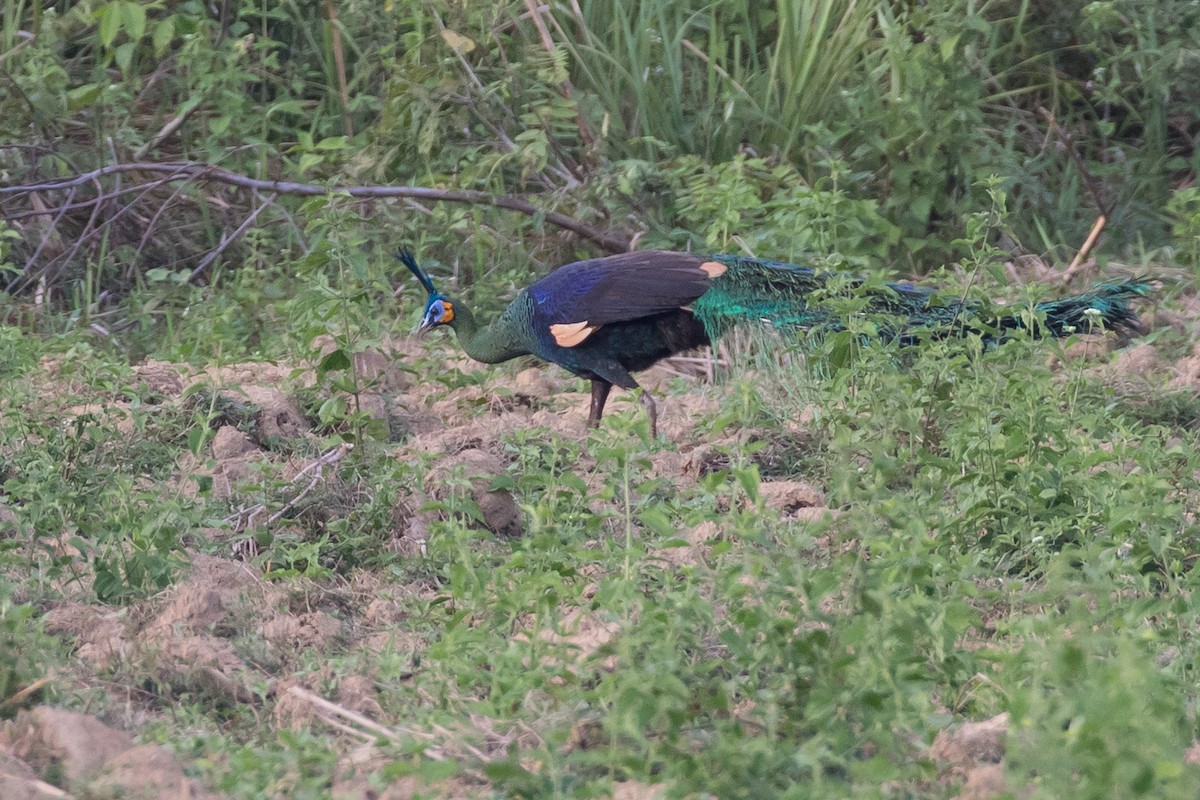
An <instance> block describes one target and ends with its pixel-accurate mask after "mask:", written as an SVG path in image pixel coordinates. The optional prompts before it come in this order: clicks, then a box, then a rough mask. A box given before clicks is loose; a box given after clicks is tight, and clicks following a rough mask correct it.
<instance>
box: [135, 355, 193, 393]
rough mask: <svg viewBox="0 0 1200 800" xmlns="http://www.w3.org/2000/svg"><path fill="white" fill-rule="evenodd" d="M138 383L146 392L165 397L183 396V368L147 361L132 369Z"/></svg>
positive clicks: (163, 362) (177, 365) (164, 362)
mask: <svg viewBox="0 0 1200 800" xmlns="http://www.w3.org/2000/svg"><path fill="white" fill-rule="evenodd" d="M133 373H134V374H135V375H137V377H138V381H139V383H140V384H141V385H142V387H143V388H145V389H146V390H147V391H148V392H150V393H152V394H160V395H164V396H166V397H172V398H174V397H179V396H180V395H181V394H183V381H184V376H185V374H186V373H185V372H184V368H183V367H182V366H181V365H179V364H173V363H171V362H170V361H155V360H153V359H147V360H146V361H144V362H143V363H141V364H138V365H137V366H135V367H134V368H133Z"/></svg>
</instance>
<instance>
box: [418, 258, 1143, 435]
mask: <svg viewBox="0 0 1200 800" xmlns="http://www.w3.org/2000/svg"><path fill="white" fill-rule="evenodd" d="M398 256H399V258H400V260H401V261H403V263H404V264H405V266H407V267H408V268H409V269H410V270H412V272H413V274H414V275H416V276H417V279H418V280H419V281H420V282H421V285H422V286H423V287H424V288H425V291H426V292H427V293H428V295H429V297H428V301H427V302H426V305H425V316H424V318H423V319H422V321H421V326H420V330H421V331H422V332H424V331H427V330H429V329H432V328H435V327H438V326H441V325H448V326H450V327H451V328H453V329H454V331H455V333H456V334H457V335H458V340H459V343H460V344H461V345H462V348H463V350H465V351H466V353H467V355H468V356H470V357H471V358H473V359H475V360H476V361H482V362H484V363H488V364H495V363H498V362H501V361H507V360H508V359H510V358H516V357H517V356H522V355H535V356H537V357H538V358H541V359H543V360H545V361H549V362H552V363H554V364H558V365H559V366H561V367H563V368H565V369H566V370H568V371H570V372H572V373H574V374H576V375H578V376H580V377H583V378H587V379H589V380H591V382H592V403H591V413H590V414H589V416H588V424H589V425H592V426H595V425H598V424H599V422H600V417H601V416H602V415H603V413H604V405H605V403H606V401H607V400H608V395H609V392H610V391H611V390H612V387H613V386H619V387H621V388H622V389H636V388H638V384H637V381H635V380H634V379H633V376H632V375H631V374H630V373H633V372H637V371H638V370H643V369H646V368H647V367H649V366H650V365H651V364H654V363H655V362H656V361H659V360H660V359H663V358H667V357H668V356H671V355H674V354H675V353H679V352H681V351H683V350H688V349H690V348H693V347H699V346H701V345H707V344H711V343H712V342H713V341H715V340H716V339H717V338H718V337H720V336H721V335H722V334H723V333H725V332H727V331H728V330H729V329H730V328H732V327H733V326H734V325H736V324H738V323H739V322H746V321H761V322H765V323H767V324H770V325H772V326H775V327H778V328H797V329H800V328H816V329H826V330H834V329H837V327H838V320H839V319H840V318H841V317H840V316H839V315H838V314H837V313H836V312H834V311H832V310H831V309H830V308H828V307H827V306H824V305H822V303H821V301H820V299H819V298H820V297H821V296H822V294H824V293H827V292H826V289H827V287H829V286H830V281H829V276H828V275H824V274H822V273H818V272H816V271H815V270H813V269H812V268H810V267H802V266H797V265H795V264H784V263H781V262H778V261H769V260H766V259H760V258H746V257H742V256H728V255H714V256H700V255H693V254H691V253H676V252H669V251H663V250H651V251H645V252H639V253H622V254H620V255H615V256H608V257H605V258H594V259H589V260H587V261H577V262H575V263H573V264H567V265H566V266H563V267H559V268H558V269H556V270H554V271H553V272H551V273H550V274H549V275H546V276H545V277H544V278H542V279H540V280H538V281H536V282H534V283H533V284H531V285H530V286H528V287H527V288H525V289H522V290H521V291H520V292H518V293H517V296H516V297H515V298H513V300H512V302H511V303H509V305H508V308H506V309H505V310H504V311H503V312H502V313H501V314H500V316H499V317H497V318H496V319H495V320H494V321H493V322H491V323H490V324H488V325H481V324H480V323H479V322H477V321H476V319H475V317H474V316H473V315H472V314H471V311H470V309H468V308H467V307H466V306H465V305H464V304H463V303H461V302H460V301H458V300H454V299H452V298H449V297H446V296H445V295H443V294H441V293H440V292H439V291H438V290H437V289H436V288H435V286H434V284H433V281H432V280H431V279H430V277H429V275H428V274H426V272H425V271H424V270H422V269H421V267H420V266H418V265H417V262H416V260H415V259H414V258H413V256H412V254H411V253H409V252H408V251H406V250H402V251H400V253H399V254H398ZM848 284H849V288H855V287H856V286H859V284H856V283H855V282H854V281H850V282H848ZM841 286H842V285H841V284H839V287H841ZM1149 292H1150V285H1149V284H1148V283H1147V282H1145V281H1143V280H1131V281H1121V282H1111V283H1102V284H1099V285H1097V286H1095V287H1093V288H1092V289H1091V290H1090V291H1088V292H1086V293H1084V294H1080V295H1077V296H1074V297H1067V298H1064V299H1062V300H1051V301H1047V302H1044V303H1039V304H1038V305H1037V306H1036V307H1035V309H1034V311H1035V312H1036V313H1035V314H1034V315H1024V314H1020V313H1011V314H1000V315H992V316H987V315H985V312H984V311H983V309H980V308H979V307H978V306H977V305H974V304H971V303H963V302H956V301H950V302H945V301H943V300H940V299H939V298H937V297H936V296H935V295H934V293H933V292H932V291H931V290H929V289H925V288H921V287H916V286H909V285H906V284H899V283H894V284H887V285H886V286H884V287H882V288H879V289H875V288H869V289H865V290H863V297H864V298H865V300H866V306H867V308H866V312H867V313H872V314H886V315H887V317H888V318H889V319H894V321H895V322H894V324H891V325H889V326H887V328H886V330H885V331H884V332H883V335H886V336H890V337H892V338H896V339H899V340H900V341H901V342H903V343H906V344H908V343H915V342H916V341H919V340H920V339H923V338H936V337H941V336H949V335H962V334H964V333H966V332H969V331H978V332H979V333H980V335H981V336H982V337H983V338H984V339H985V341H988V342H992V343H998V342H1002V341H1003V340H1004V339H1005V338H1006V336H1007V335H1008V334H1009V333H1010V332H1011V331H1014V330H1017V329H1025V328H1031V333H1033V335H1035V336H1042V335H1051V336H1065V335H1067V334H1069V333H1071V332H1073V331H1087V330H1090V329H1091V328H1092V327H1093V326H1094V325H1097V326H1099V325H1102V326H1103V327H1104V328H1105V329H1107V330H1115V331H1117V332H1119V333H1121V334H1122V335H1128V334H1130V333H1134V332H1137V331H1139V326H1138V319H1137V316H1136V314H1135V313H1134V312H1133V310H1132V309H1131V308H1130V305H1129V303H1130V301H1133V300H1136V299H1138V298H1141V297H1145V296H1146V295H1147V294H1149ZM642 404H643V405H644V406H645V407H646V411H647V413H648V414H649V417H650V431H651V435H652V436H653V435H656V429H657V416H658V415H657V409H656V407H655V403H654V399H653V398H652V397H651V396H650V393H649V392H642Z"/></svg>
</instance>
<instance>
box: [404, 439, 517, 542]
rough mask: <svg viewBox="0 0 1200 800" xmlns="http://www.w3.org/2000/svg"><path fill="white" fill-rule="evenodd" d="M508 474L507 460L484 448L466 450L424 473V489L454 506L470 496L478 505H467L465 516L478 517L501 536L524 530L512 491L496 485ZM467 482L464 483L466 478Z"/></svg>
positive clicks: (472, 501)
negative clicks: (505, 464) (470, 507)
mask: <svg viewBox="0 0 1200 800" xmlns="http://www.w3.org/2000/svg"><path fill="white" fill-rule="evenodd" d="M505 476H507V473H506V471H505V469H504V463H503V462H502V461H501V460H500V459H499V458H497V457H496V456H494V455H492V454H491V453H488V452H485V451H483V450H476V449H470V450H463V451H462V452H459V453H455V454H454V455H451V456H448V457H446V458H443V459H442V460H440V461H439V462H438V463H437V464H435V465H434V467H433V469H431V470H429V473H428V474H427V475H426V476H425V491H426V492H428V493H429V496H430V497H432V498H433V499H434V500H437V501H439V502H441V503H445V504H446V505H447V506H450V507H453V506H454V504H455V503H456V502H461V501H463V500H469V501H470V502H471V503H472V504H474V506H475V509H469V508H466V507H465V506H464V511H463V512H462V513H463V516H464V517H467V518H471V517H473V516H475V514H474V513H473V511H474V510H477V511H478V515H477V516H478V519H477V520H476V521H477V522H478V523H479V524H481V525H482V526H483V527H484V528H486V529H487V530H489V531H491V532H492V533H495V534H497V535H499V536H519V535H520V534H521V531H522V529H521V510H520V508H519V507H518V506H517V501H516V500H515V499H514V498H513V496H512V492H510V491H508V489H503V488H495V487H494V486H493V484H494V483H496V481H497V480H498V479H499V478H501V477H505ZM464 480H465V481H466V482H467V485H465V486H464V485H463V481H464Z"/></svg>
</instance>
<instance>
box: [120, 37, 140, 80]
mask: <svg viewBox="0 0 1200 800" xmlns="http://www.w3.org/2000/svg"><path fill="white" fill-rule="evenodd" d="M136 50H137V43H136V42H125V43H124V44H122V45H120V46H118V47H117V50H116V56H115V60H116V62H117V67H118V68H119V69H120V70H121V74H122V75H128V74H129V67H130V65H131V64H132V63H133V54H134V51H136Z"/></svg>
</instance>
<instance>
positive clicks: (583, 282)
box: [529, 250, 725, 347]
mask: <svg viewBox="0 0 1200 800" xmlns="http://www.w3.org/2000/svg"><path fill="white" fill-rule="evenodd" d="M724 271H725V266H724V265H723V264H720V263H718V262H716V261H711V260H708V259H705V258H703V257H701V256H695V255H691V254H689V253H671V252H666V251H661V250H658V251H656V250H650V251H646V252H640V253H622V254H620V255H615V256H609V257H607V258H594V259H590V260H588V261H578V262H576V263H574V264H568V265H567V266H565V267H561V268H559V269H557V270H555V271H554V272H551V273H550V274H549V275H547V276H546V277H544V278H542V279H541V280H539V281H537V282H536V283H534V284H533V285H531V286H530V287H529V295H530V297H531V298H532V300H533V314H532V320H531V321H532V323H533V326H534V330H535V331H536V332H537V334H538V335H539V336H545V335H549V336H550V338H551V339H552V340H553V341H554V342H555V343H556V344H557V345H558V346H560V347H576V346H578V345H580V344H582V343H583V342H584V341H585V340H586V339H587V338H588V337H589V336H591V335H592V334H593V333H595V332H596V331H597V330H599V329H600V328H601V327H603V326H605V325H608V324H610V323H614V322H624V321H627V320H634V319H641V318H643V317H650V316H653V315H655V314H662V313H664V312H667V311H673V310H675V309H678V308H681V307H683V306H686V305H687V304H688V303H691V302H692V301H694V300H695V299H696V298H698V297H700V295H702V294H704V293H705V292H706V291H708V288H709V281H711V280H712V279H713V278H714V277H716V276H717V275H720V274H721V273H722V272H724Z"/></svg>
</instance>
